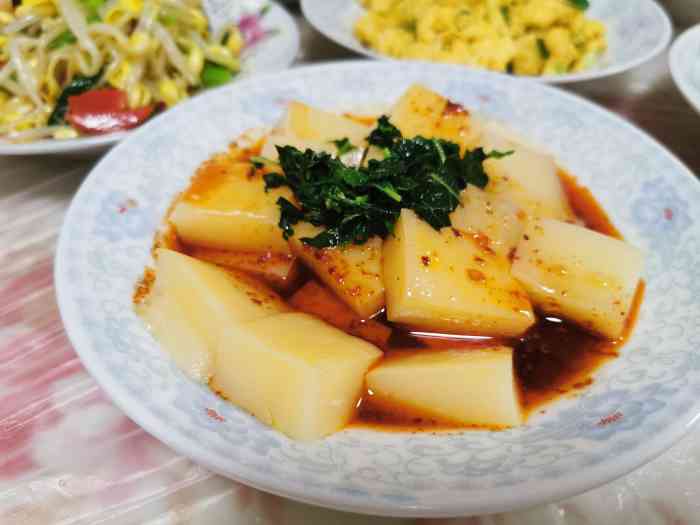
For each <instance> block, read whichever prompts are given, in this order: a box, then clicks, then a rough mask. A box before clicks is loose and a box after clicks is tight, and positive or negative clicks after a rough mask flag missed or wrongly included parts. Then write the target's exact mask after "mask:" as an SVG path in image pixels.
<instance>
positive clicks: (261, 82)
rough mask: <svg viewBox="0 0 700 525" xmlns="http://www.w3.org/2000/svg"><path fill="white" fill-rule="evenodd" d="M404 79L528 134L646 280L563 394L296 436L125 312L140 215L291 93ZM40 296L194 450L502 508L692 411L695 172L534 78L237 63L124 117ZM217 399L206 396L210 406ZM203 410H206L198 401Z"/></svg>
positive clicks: (368, 508) (379, 92)
mask: <svg viewBox="0 0 700 525" xmlns="http://www.w3.org/2000/svg"><path fill="white" fill-rule="evenodd" d="M414 82H422V83H424V84H426V85H428V86H431V87H432V88H433V89H435V90H437V91H439V92H441V93H443V94H445V95H447V96H448V97H450V98H451V99H454V100H455V101H458V102H460V103H463V104H465V105H466V107H468V108H470V109H471V110H474V111H477V112H479V113H482V114H484V115H486V116H488V117H490V118H494V119H497V120H501V121H503V122H505V123H506V124H507V125H509V126H511V127H512V128H513V129H514V130H515V131H516V132H520V133H521V134H527V136H528V137H529V138H530V139H531V140H532V141H533V142H537V143H540V144H546V145H547V149H549V150H550V151H551V152H552V153H553V154H554V155H556V157H557V159H558V160H559V162H560V163H561V164H562V166H564V167H565V168H567V169H568V170H570V171H571V172H572V173H574V174H576V176H578V177H579V179H580V180H581V182H583V183H584V184H586V185H587V186H588V187H590V188H591V189H592V190H593V192H594V194H595V195H596V197H597V198H598V199H599V201H600V202H601V203H602V204H603V206H604V207H605V209H606V210H607V211H608V212H609V213H610V215H611V217H612V219H613V221H614V223H615V224H616V225H618V226H619V227H620V229H621V230H622V232H623V233H624V235H625V236H627V238H628V239H629V240H630V241H631V242H632V243H634V244H635V245H637V246H639V247H640V248H642V249H643V250H644V251H645V252H646V254H647V264H646V266H647V268H646V273H645V279H646V281H647V291H646V298H645V300H644V303H643V305H642V310H641V315H640V318H639V322H638V324H637V327H636V330H635V332H634V336H633V337H632V339H631V340H630V341H629V342H628V344H627V345H626V346H625V347H624V348H623V352H622V356H621V357H620V358H619V359H617V360H615V361H614V362H612V363H611V364H610V365H608V366H606V367H605V368H604V369H603V370H601V372H600V373H599V374H598V375H597V377H596V381H595V383H594V385H593V386H592V387H591V388H590V389H588V390H586V391H585V394H584V395H583V396H582V397H580V398H579V399H576V400H564V401H561V402H558V403H556V404H555V405H552V406H550V407H549V408H548V410H547V412H546V413H545V414H538V415H536V416H535V417H533V418H532V419H531V420H529V421H528V424H527V425H525V426H523V427H521V428H517V429H514V430H509V431H504V432H487V431H467V432H463V433H458V434H452V435H438V436H435V435H429V434H418V435H410V434H397V433H380V432H373V431H368V430H359V429H353V430H346V431H343V432H340V433H338V434H335V435H333V436H331V437H330V438H328V439H325V440H321V441H318V442H314V443H306V444H302V443H295V442H293V441H290V440H289V439H287V438H285V437H284V436H283V435H281V434H279V433H278V432H276V431H274V430H271V429H270V428H268V427H266V426H264V425H262V424H260V423H259V422H257V420H255V419H254V418H253V417H251V416H248V415H246V414H245V413H243V412H242V411H240V410H238V409H236V408H235V407H233V406H232V405H230V404H228V403H226V402H225V401H223V400H222V399H220V398H218V397H217V396H216V395H214V394H213V393H212V392H211V391H210V390H209V389H208V388H207V387H204V386H201V385H198V384H196V383H194V382H193V381H190V380H188V379H187V378H186V377H185V376H184V375H183V374H182V373H181V372H180V371H179V370H178V369H177V368H176V367H175V365H174V364H173V363H172V362H171V361H170V359H169V358H168V357H167V356H166V354H165V353H164V352H162V351H161V350H160V348H159V346H158V344H157V343H156V342H155V341H154V340H153V339H152V338H151V336H150V335H149V333H148V332H147V331H146V329H145V328H144V325H143V324H142V323H141V321H140V319H139V318H138V317H137V316H136V315H135V314H134V313H133V311H132V305H131V295H132V292H133V289H134V283H135V282H136V281H137V279H139V277H140V276H141V274H142V272H143V269H144V266H146V265H148V264H150V263H151V259H150V248H151V243H152V239H153V234H154V231H155V229H156V227H157V225H158V224H159V223H160V221H161V220H162V217H163V215H164V213H165V211H166V209H167V208H168V205H169V204H170V202H171V199H172V198H173V197H174V195H176V194H177V193H178V192H179V191H181V190H182V189H183V188H184V187H185V186H186V185H187V182H188V180H189V178H190V177H191V176H192V174H193V173H194V171H195V169H196V168H197V166H199V164H200V163H201V162H202V161H204V160H206V159H207V158H209V157H210V156H211V155H212V154H214V153H216V152H218V151H223V150H225V149H226V148H227V146H228V144H229V143H230V142H231V141H232V140H234V139H235V138H236V137H238V136H239V135H240V134H241V133H242V132H244V131H245V130H247V129H249V128H252V127H258V126H261V125H271V124H273V123H275V122H276V121H277V119H279V117H280V116H281V114H282V112H283V111H284V108H285V105H286V103H287V101H289V100H302V101H304V102H306V103H309V104H312V105H315V106H319V107H322V108H328V109H331V110H335V111H342V110H351V109H352V108H356V107H371V106H374V107H376V106H377V105H382V106H386V105H388V104H390V103H391V102H393V101H394V100H395V98H396V97H397V96H399V94H400V93H402V92H403V91H404V90H405V89H406V88H407V87H408V86H409V85H410V84H412V83H414ZM55 282H56V289H57V295H58V303H59V307H60V311H61V315H62V317H63V321H64V323H65V326H66V329H67V332H68V335H69V336H70V339H71V341H72V342H73V345H74V346H75V348H76V350H77V352H78V353H79V355H80V357H81V358H82V360H83V363H84V364H85V366H86V367H87V368H88V370H89V371H90V372H91V373H92V374H93V376H94V377H95V378H96V380H97V381H98V382H99V383H100V385H101V386H102V387H103V388H104V390H105V391H106V392H107V393H108V394H109V395H110V396H111V397H112V399H113V400H114V402H115V403H116V404H117V405H118V406H119V407H121V408H122V409H123V410H124V411H125V412H126V413H127V414H128V415H129V416H130V417H131V418H132V419H133V420H134V421H136V422H137V423H139V424H140V425H141V426H143V428H145V429H146V430H147V431H148V432H150V433H152V434H153V435H155V436H156V437H158V438H159V439H161V440H162V441H164V442H165V443H166V444H167V445H169V446H170V447H172V448H173V449H175V450H177V451H178V452H180V453H182V454H184V455H186V456H189V457H190V458H192V459H193V460H195V461H197V462H199V463H201V464H202V465H204V466H206V467H207V468H209V469H211V470H214V471H216V472H218V473H221V474H223V475H225V476H229V477H231V478H234V479H237V480H240V481H242V482H244V483H247V484H249V485H252V486H254V487H257V488H260V489H263V490H267V491H270V492H274V493H277V494H281V495H284V496H288V497H291V498H294V499H298V500H302V501H306V502H310V503H315V504H319V505H325V506H329V507H335V508H339V509H345V510H351V511H357V512H366V513H374V514H385V515H396V516H453V515H465V514H475V513H486V512H495V511H505V510H511V509H516V508H520V507H525V506H529V505H534V504H537V503H540V502H544V501H548V500H556V499H561V498H564V497H567V496H570V495H573V494H575V493H578V492H582V491H584V490H587V489H590V488H592V487H594V486H596V485H599V484H601V483H604V482H606V481H609V480H612V479H613V478H616V477H618V476H621V475H623V474H625V473H626V472H628V471H630V470H632V469H633V468H635V467H637V466H639V465H641V464H642V463H644V462H646V461H648V460H650V459H651V458H653V457H654V456H656V455H657V454H659V453H661V452H662V451H663V450H665V449H666V448H667V447H669V446H670V445H671V444H672V443H673V442H675V441H676V440H677V439H679V438H680V437H681V436H682V435H683V434H684V433H685V432H686V431H687V430H688V428H689V426H690V425H691V424H692V423H693V422H694V421H695V419H696V417H697V416H698V414H699V413H700V352H698V346H700V323H698V319H699V318H700V301H699V300H698V298H699V297H700V184H698V181H697V180H695V178H694V177H693V176H692V174H691V173H690V172H689V171H688V169H687V168H685V167H684V166H683V165H682V164H681V163H680V162H679V161H678V160H677V159H676V158H675V157H673V156H672V155H671V154H670V153H669V152H668V151H667V150H666V149H664V148H663V147H662V146H661V145H659V144H658V143H657V142H655V141H654V140H653V139H652V138H650V137H649V136H648V135H646V134H645V133H643V132H642V131H640V130H638V129H637V128H634V127H633V126H631V125H630V124H629V123H627V122H626V121H624V120H622V119H621V118H619V117H617V116H614V115H613V114H611V113H609V112H607V111H605V110H603V109H601V108H599V107H597V106H595V105H593V104H591V103H589V102H587V101H585V100H583V99H580V98H577V97H575V96H573V95H570V94H567V93H565V92H562V91H560V90H557V89H554V88H552V87H549V86H547V85H545V84H541V83H535V82H530V81H526V80H520V79H516V78H512V77H507V76H504V75H495V74H490V73H480V72H473V71H468V70H465V69H464V68H460V67H456V66H444V65H435V64H418V63H398V62H367V61H362V62H347V63H342V64H328V65H320V66H314V67H304V68H298V69H293V70H289V71H285V72H282V73H278V74H274V75H261V76H258V77H254V78H250V79H247V80H242V81H241V82H237V83H234V84H231V85H230V86H227V87H224V88H222V89H219V90H216V91H211V92H208V93H205V94H204V95H202V96H200V97H196V98H194V99H192V100H191V101H188V102H186V103H184V104H182V105H180V106H178V107H176V108H174V109H172V110H171V111H168V112H166V113H164V114H163V115H161V116H159V117H157V118H156V119H154V120H153V121H151V122H149V123H147V124H146V125H145V126H143V127H142V128H140V129H138V130H136V131H135V132H134V133H133V134H132V135H131V136H129V137H127V138H126V139H125V140H124V141H123V142H122V143H120V144H119V145H117V146H116V147H115V148H114V149H113V150H112V151H111V152H109V154H108V155H106V156H105V157H104V158H103V159H102V160H101V161H100V163H99V164H98V165H97V166H96V167H95V169H94V170H93V172H92V173H91V174H90V176H89V177H88V178H87V179H86V181H85V182H84V184H83V186H82V187H81V188H80V190H79V191H78V193H77V195H76V197H75V199H74V201H73V203H72V204H71V207H70V209H69V211H68V214H67V216H66V219H65V224H64V225H63V229H62V231H61V236H60V240H59V245H58V251H57V254H56V266H55ZM212 411H215V412H212ZM214 414H218V416H220V417H211V416H212V415H214Z"/></svg>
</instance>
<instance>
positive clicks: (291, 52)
mask: <svg viewBox="0 0 700 525" xmlns="http://www.w3.org/2000/svg"><path fill="white" fill-rule="evenodd" d="M270 5H271V6H272V7H271V8H270V16H274V17H280V19H281V20H284V22H283V24H284V30H285V31H289V32H290V33H291V34H290V35H289V36H290V38H291V39H292V40H293V41H294V45H293V47H291V48H290V49H288V50H287V51H286V52H285V54H284V56H283V57H282V58H283V59H282V60H280V61H279V62H278V63H277V64H276V65H275V67H276V68H279V70H284V69H287V68H289V67H290V66H291V65H292V64H293V63H294V61H295V60H296V57H297V56H298V55H299V49H300V47H301V35H300V33H299V27H298V25H297V23H296V20H294V17H293V16H292V15H291V14H290V13H289V11H288V10H287V8H285V7H284V6H282V5H281V4H280V3H279V2H275V1H271V2H270ZM273 38H275V37H274V36H273ZM255 56H256V55H255V52H253V53H252V56H251V57H249V58H248V59H246V60H244V64H245V62H246V61H247V60H250V59H252V60H255ZM251 63H252V62H251ZM254 69H255V68H254V67H253V71H251V72H250V73H247V72H246V71H244V72H243V75H245V78H247V77H248V76H250V75H255V74H264V73H270V72H272V70H270V69H263V70H262V71H261V72H260V73H256V72H255V70H254ZM243 78H244V77H242V78H241V79H239V80H236V81H235V82H241V81H242V80H243ZM216 89H220V88H216ZM202 94H203V92H200V93H197V94H195V95H194V96H195V97H197V96H200V95H202ZM168 111H169V110H168ZM133 132H134V130H132V131H117V132H115V133H109V134H107V135H97V136H94V137H90V136H87V137H78V138H76V139H67V140H56V139H44V140H38V141H35V142H27V143H13V142H6V141H3V140H2V139H0V157H2V156H8V157H9V156H16V155H65V154H76V155H81V154H90V153H93V152H99V151H103V150H104V149H106V148H108V147H110V146H113V145H114V144H117V143H119V142H121V141H122V140H124V138H126V137H128V136H130V135H131V134H132V133H133Z"/></svg>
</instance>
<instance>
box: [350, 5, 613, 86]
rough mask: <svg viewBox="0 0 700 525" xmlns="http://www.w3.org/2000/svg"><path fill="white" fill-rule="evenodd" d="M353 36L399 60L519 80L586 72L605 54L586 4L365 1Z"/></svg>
mask: <svg viewBox="0 0 700 525" xmlns="http://www.w3.org/2000/svg"><path fill="white" fill-rule="evenodd" d="M362 3H363V4H364V6H365V7H366V8H367V13H366V14H365V15H364V16H363V17H361V18H360V20H359V21H358V22H357V24H356V25H355V35H356V36H357V38H358V39H359V40H360V41H361V42H362V43H363V44H365V45H367V46H368V47H371V48H372V49H374V50H376V51H377V52H379V53H382V54H385V55H389V56H392V57H396V58H404V59H418V60H431V61H437V62H452V63H458V64H466V65H470V66H477V67H482V68H487V69H492V70H494V71H502V72H508V73H514V74H517V75H555V74H563V73H572V72H577V71H581V70H583V69H586V68H588V67H590V66H591V65H593V63H594V62H595V61H596V59H597V58H598V56H600V54H601V53H602V52H603V51H605V49H606V47H607V41H606V37H605V26H604V25H603V24H602V23H601V22H598V21H596V20H590V19H588V18H586V17H585V15H584V10H585V8H586V6H587V2H586V1H583V0H362Z"/></svg>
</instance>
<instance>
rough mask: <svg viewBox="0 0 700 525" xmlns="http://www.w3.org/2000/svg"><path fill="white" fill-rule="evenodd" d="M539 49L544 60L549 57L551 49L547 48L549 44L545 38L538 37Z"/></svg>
mask: <svg viewBox="0 0 700 525" xmlns="http://www.w3.org/2000/svg"><path fill="white" fill-rule="evenodd" d="M537 49H538V50H539V52H540V56H541V57H542V59H543V60H547V59H548V58H549V56H550V54H549V49H547V44H545V43H544V40H542V39H541V38H538V39H537Z"/></svg>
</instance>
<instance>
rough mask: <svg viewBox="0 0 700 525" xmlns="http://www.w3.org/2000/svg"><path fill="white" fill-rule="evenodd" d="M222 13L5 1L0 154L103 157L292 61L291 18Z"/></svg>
mask: <svg viewBox="0 0 700 525" xmlns="http://www.w3.org/2000/svg"><path fill="white" fill-rule="evenodd" d="M218 3H219V4H221V6H217V5H216V4H217V2H215V1H212V0H209V1H207V0H147V1H144V0H20V1H17V0H14V1H13V0H0V155H13V154H15V155H21V154H60V153H67V154H86V153H95V152H98V151H102V150H104V149H106V148H107V147H109V146H111V145H113V144H115V143H116V142H118V141H119V140H121V139H122V138H123V137H124V136H125V135H126V134H128V133H129V131H130V130H132V129H134V128H136V127H138V126H140V125H142V124H143V123H145V122H147V121H148V120H150V119H152V118H154V117H155V116H157V115H158V114H159V113H161V112H163V111H166V110H167V109H168V108H170V107H172V106H174V105H176V104H178V103H179V102H181V101H183V100H185V99H188V98H190V97H192V96H195V95H197V94H198V93H200V92H202V91H204V90H207V89H212V88H216V87H219V86H222V85H225V84H228V83H229V82H232V81H235V80H236V79H238V78H241V77H244V76H247V75H251V74H254V73H258V72H266V71H275V70H280V69H284V68H286V67H288V66H289V65H290V64H291V63H292V62H293V61H294V59H295V57H296V54H297V52H298V49H299V33H298V29H297V27H296V24H295V22H294V20H293V19H292V18H291V16H290V15H289V14H288V13H287V12H286V11H285V10H284V8H282V7H280V6H279V5H278V4H276V3H274V2H270V3H268V2H261V1H259V0H258V1H255V0H247V1H244V2H237V3H229V2H226V3H222V2H218ZM222 6H223V7H224V8H222ZM229 6H233V8H228V7H229Z"/></svg>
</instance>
